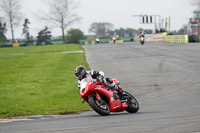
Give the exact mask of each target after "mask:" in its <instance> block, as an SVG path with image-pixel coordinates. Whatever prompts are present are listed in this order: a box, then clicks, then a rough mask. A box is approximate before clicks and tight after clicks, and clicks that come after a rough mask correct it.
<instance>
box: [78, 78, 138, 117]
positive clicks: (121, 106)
mask: <svg viewBox="0 0 200 133" xmlns="http://www.w3.org/2000/svg"><path fill="white" fill-rule="evenodd" d="M84 80H85V81H84ZM112 80H113V82H115V83H116V84H119V82H118V81H117V79H112ZM81 82H82V83H81V88H80V95H81V99H82V101H86V102H87V103H88V104H89V105H90V106H91V107H92V109H93V110H94V111H96V112H97V113H98V114H100V115H102V116H106V115H109V114H110V112H121V111H124V110H126V111H127V112H129V113H136V112H137V111H138V110H139V103H138V101H137V100H136V99H135V98H134V96H132V95H131V94H130V93H128V92H126V91H124V95H123V97H122V98H120V97H119V95H118V92H115V91H114V90H112V89H109V88H108V87H107V86H106V85H105V84H104V83H103V82H102V81H101V80H97V81H96V82H94V81H92V80H91V78H89V79H87V78H85V79H83V80H82V81H81Z"/></svg>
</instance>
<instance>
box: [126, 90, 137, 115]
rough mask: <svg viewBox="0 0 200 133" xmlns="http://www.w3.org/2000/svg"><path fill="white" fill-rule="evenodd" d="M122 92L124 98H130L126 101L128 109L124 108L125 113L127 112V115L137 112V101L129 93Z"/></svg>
mask: <svg viewBox="0 0 200 133" xmlns="http://www.w3.org/2000/svg"><path fill="white" fill-rule="evenodd" d="M124 92H125V95H126V96H129V97H131V98H130V100H128V102H127V104H128V107H127V108H126V111H127V112H129V113H136V112H137V111H138V110H139V103H138V101H137V100H136V99H135V97H134V96H132V95H131V94H130V93H128V92H126V91H124Z"/></svg>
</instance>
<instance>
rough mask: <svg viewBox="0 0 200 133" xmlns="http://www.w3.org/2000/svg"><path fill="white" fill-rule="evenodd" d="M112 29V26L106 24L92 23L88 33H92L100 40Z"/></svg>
mask: <svg viewBox="0 0 200 133" xmlns="http://www.w3.org/2000/svg"><path fill="white" fill-rule="evenodd" d="M113 27H114V26H113V24H111V23H108V22H102V23H101V22H100V23H97V22H94V23H92V24H91V26H90V29H89V32H93V33H94V34H95V35H96V36H97V37H98V38H101V37H103V36H106V34H108V33H110V31H111V30H113Z"/></svg>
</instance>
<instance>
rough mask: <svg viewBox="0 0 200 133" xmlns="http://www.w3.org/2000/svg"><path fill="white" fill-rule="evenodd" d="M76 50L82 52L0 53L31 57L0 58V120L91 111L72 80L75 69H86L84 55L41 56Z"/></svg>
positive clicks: (13, 50) (62, 47)
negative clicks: (78, 67)
mask: <svg viewBox="0 0 200 133" xmlns="http://www.w3.org/2000/svg"><path fill="white" fill-rule="evenodd" d="M67 47H70V48H69V49H68V48H67ZM79 50H83V48H82V47H81V46H80V45H69V46H68V45H51V46H39V47H24V48H2V49H0V53H6V54H7V53H30V54H26V55H0V117H1V118H5V117H11V116H20V115H37V114H40V115H41V114H43V115H50V114H65V113H71V112H78V111H81V110H90V107H89V106H88V104H82V103H81V101H80V94H79V89H78V88H77V79H76V78H75V76H74V69H75V68H76V67H77V66H79V65H80V64H81V65H84V66H86V68H88V65H87V63H86V59H85V54H84V53H65V54H64V53H51V54H44V53H46V52H49V51H50V52H58V51H60V52H62V51H79ZM31 53H37V54H31Z"/></svg>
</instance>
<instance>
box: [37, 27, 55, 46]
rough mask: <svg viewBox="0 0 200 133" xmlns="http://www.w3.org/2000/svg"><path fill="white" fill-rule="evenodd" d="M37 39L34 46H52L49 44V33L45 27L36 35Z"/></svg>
mask: <svg viewBox="0 0 200 133" xmlns="http://www.w3.org/2000/svg"><path fill="white" fill-rule="evenodd" d="M37 39H38V40H37V44H36V45H42V44H43V42H44V44H45V45H48V44H52V43H51V31H48V27H47V26H46V27H45V28H44V29H43V30H41V31H40V32H39V33H38V36H37Z"/></svg>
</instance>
